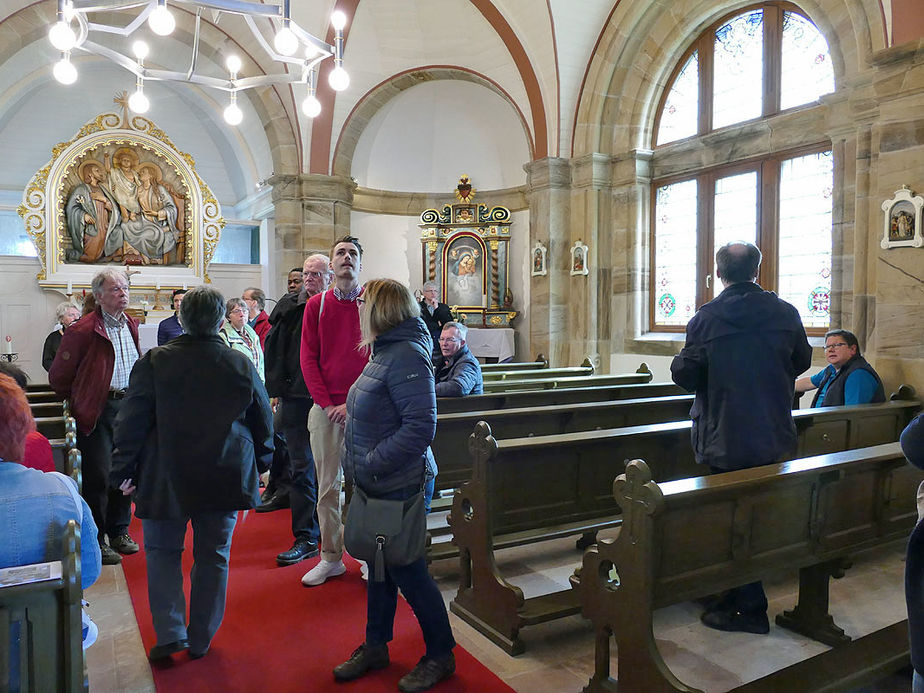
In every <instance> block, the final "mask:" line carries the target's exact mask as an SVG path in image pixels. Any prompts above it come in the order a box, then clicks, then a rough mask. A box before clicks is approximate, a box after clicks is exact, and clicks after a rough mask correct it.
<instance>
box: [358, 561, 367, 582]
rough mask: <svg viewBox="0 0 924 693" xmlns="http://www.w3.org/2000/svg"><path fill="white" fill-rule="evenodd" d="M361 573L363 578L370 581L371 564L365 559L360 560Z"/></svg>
mask: <svg viewBox="0 0 924 693" xmlns="http://www.w3.org/2000/svg"><path fill="white" fill-rule="evenodd" d="M359 574H360V576H361V577H362V579H363V580H365V581H366V582H369V564H368V563H366V562H365V561H360V562H359Z"/></svg>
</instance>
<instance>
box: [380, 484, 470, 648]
mask: <svg viewBox="0 0 924 693" xmlns="http://www.w3.org/2000/svg"><path fill="white" fill-rule="evenodd" d="M419 490H420V487H410V488H407V489H402V490H401V491H395V492H394V493H388V494H385V495H382V496H377V498H385V499H388V500H407V499H408V498H411V497H413V496H414V494H416V493H418V492H419ZM398 588H400V589H401V593H402V594H403V595H404V598H405V599H406V600H407V603H408V604H410V606H411V609H412V610H413V611H414V616H416V617H417V622H418V623H419V624H420V630H421V631H423V638H424V643H425V644H426V646H427V652H426V656H427V657H430V658H432V659H439V658H442V657H446V656H448V655H449V653H450V652H452V648H453V647H455V645H456V641H455V639H453V637H452V628H451V627H450V625H449V616H448V615H447V613H446V605H445V604H444V603H443V597H442V595H441V594H440V590H439V588H438V587H437V586H436V583H435V582H434V581H433V578H432V577H430V571H429V570H428V568H427V559H426V557H421V558H420V559H418V560H416V561H414V562H413V563H411V564H410V565H405V566H389V565H386V566H385V580H384V582H375V581H374V580H373V579H372V576H371V575H370V576H369V587H368V595H367V599H368V601H367V605H366V644H368V645H384V644H386V643H388V642H390V641H391V640H392V638H393V637H394V633H393V628H394V625H395V610H396V609H397V607H398Z"/></svg>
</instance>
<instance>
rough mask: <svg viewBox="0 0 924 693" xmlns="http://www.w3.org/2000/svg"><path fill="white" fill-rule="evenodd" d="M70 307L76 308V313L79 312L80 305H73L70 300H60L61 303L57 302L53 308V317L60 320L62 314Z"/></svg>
mask: <svg viewBox="0 0 924 693" xmlns="http://www.w3.org/2000/svg"><path fill="white" fill-rule="evenodd" d="M70 308H73V309H74V310H76V311H77V312H78V313H79V312H80V307H79V306H75V305H74V304H73V303H71V302H70V301H61V303H59V304H58V306H57V307H56V308H55V319H56V320H57V321H58V322H61V318H63V317H64V314H65V313H67V311H68V310H69V309H70Z"/></svg>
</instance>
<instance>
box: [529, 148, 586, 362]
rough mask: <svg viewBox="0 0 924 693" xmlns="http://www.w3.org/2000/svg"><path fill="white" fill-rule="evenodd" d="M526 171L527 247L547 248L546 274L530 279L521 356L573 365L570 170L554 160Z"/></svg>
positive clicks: (536, 163)
mask: <svg viewBox="0 0 924 693" xmlns="http://www.w3.org/2000/svg"><path fill="white" fill-rule="evenodd" d="M523 168H524V170H525V171H526V178H527V183H526V199H527V201H528V202H529V248H533V247H534V246H535V244H536V241H539V242H541V243H542V244H543V245H545V246H546V247H547V248H548V256H547V263H546V266H547V268H548V274H547V275H546V276H544V277H531V279H530V292H529V302H530V305H529V344H528V345H526V346H525V350H526V351H525V353H524V354H523V356H522V358H524V359H527V360H532V359H534V358H535V357H536V355H537V354H540V353H542V354H545V355H546V356H547V357H548V358H549V361H550V363H551V365H552V366H571V365H575V364H572V363H570V361H569V347H568V341H569V336H568V330H569V329H570V327H569V312H570V310H571V309H570V307H569V305H568V299H569V297H568V278H569V276H568V271H569V263H570V255H569V248H570V247H571V241H570V235H569V233H568V229H569V221H570V196H571V188H570V186H571V168H570V166H569V163H568V160H567V159H559V158H552V157H549V158H546V159H540V160H538V161H532V162H530V163H528V164H526V165H525V166H524V167H523Z"/></svg>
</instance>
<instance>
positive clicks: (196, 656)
mask: <svg viewBox="0 0 924 693" xmlns="http://www.w3.org/2000/svg"><path fill="white" fill-rule="evenodd" d="M208 653H209V648H207V647H206V648H205V649H204V650H202V652H193V651H192V650H190V651H189V658H190V659H202V658H203V657H205V655H207V654H208Z"/></svg>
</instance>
